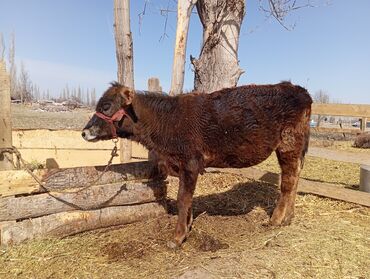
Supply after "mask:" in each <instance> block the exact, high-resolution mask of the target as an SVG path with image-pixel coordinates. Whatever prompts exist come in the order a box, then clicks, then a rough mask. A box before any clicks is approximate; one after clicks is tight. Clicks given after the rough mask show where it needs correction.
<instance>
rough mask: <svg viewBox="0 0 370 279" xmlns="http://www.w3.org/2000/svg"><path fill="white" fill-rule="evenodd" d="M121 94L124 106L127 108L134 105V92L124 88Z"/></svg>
mask: <svg viewBox="0 0 370 279" xmlns="http://www.w3.org/2000/svg"><path fill="white" fill-rule="evenodd" d="M119 93H120V95H121V97H122V106H124V105H126V106H127V105H129V104H131V103H132V99H133V98H134V95H135V92H134V90H132V89H130V88H128V87H122V88H121V89H120V92H119Z"/></svg>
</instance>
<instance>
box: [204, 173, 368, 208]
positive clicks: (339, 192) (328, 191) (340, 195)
mask: <svg viewBox="0 0 370 279" xmlns="http://www.w3.org/2000/svg"><path fill="white" fill-rule="evenodd" d="M207 171H209V172H226V173H234V174H239V175H243V176H245V177H248V178H249V179H254V180H261V181H264V182H267V183H271V184H275V185H279V181H280V174H277V173H272V172H268V171H263V170H259V169H256V168H246V169H228V168H227V169H217V168H208V169H207ZM298 192H301V193H307V194H314V195H318V196H322V197H327V198H332V199H336V200H341V201H346V202H352V203H356V204H360V205H364V206H368V207H370V193H364V192H360V191H355V190H350V189H345V188H340V187H338V186H336V185H334V184H330V183H322V182H316V181H310V180H306V179H303V178H300V179H299V183H298Z"/></svg>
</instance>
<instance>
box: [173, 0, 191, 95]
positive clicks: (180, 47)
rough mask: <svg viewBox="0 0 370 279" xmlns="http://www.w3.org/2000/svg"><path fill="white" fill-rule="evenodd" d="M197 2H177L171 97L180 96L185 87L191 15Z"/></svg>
mask: <svg viewBox="0 0 370 279" xmlns="http://www.w3.org/2000/svg"><path fill="white" fill-rule="evenodd" d="M196 2H197V0H178V2H177V28H176V40H175V51H174V56H173V66H172V79H171V89H170V95H177V94H180V93H181V92H182V88H183V86H184V68H185V54H186V41H187V38H188V30H189V21H190V15H191V12H192V10H193V7H194V5H195V3H196Z"/></svg>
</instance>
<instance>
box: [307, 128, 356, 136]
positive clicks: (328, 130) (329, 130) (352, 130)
mask: <svg viewBox="0 0 370 279" xmlns="http://www.w3.org/2000/svg"><path fill="white" fill-rule="evenodd" d="M310 129H311V131H314V132H323V133H344V134H351V135H357V134H358V133H360V129H359V128H340V127H338V128H334V127H330V128H329V127H314V128H310Z"/></svg>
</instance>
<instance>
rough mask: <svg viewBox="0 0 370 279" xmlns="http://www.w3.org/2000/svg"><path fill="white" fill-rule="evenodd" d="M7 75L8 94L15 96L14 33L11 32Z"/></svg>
mask: <svg viewBox="0 0 370 279" xmlns="http://www.w3.org/2000/svg"><path fill="white" fill-rule="evenodd" d="M8 60H9V68H10V69H9V75H10V96H12V97H13V98H17V69H16V65H15V35H14V33H12V35H11V39H10V46H9V53H8Z"/></svg>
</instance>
